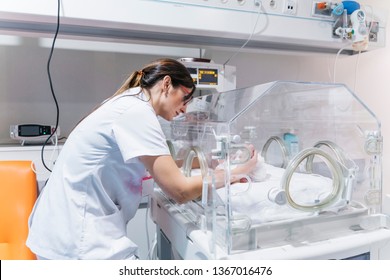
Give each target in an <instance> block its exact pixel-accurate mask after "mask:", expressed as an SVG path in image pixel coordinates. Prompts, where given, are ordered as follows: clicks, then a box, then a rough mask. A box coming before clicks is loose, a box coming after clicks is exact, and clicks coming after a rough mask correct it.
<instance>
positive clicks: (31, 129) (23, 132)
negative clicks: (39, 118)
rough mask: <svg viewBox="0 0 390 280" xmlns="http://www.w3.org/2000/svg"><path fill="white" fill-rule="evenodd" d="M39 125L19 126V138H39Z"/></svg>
mask: <svg viewBox="0 0 390 280" xmlns="http://www.w3.org/2000/svg"><path fill="white" fill-rule="evenodd" d="M38 135H39V126H38V125H21V126H19V136H38Z"/></svg>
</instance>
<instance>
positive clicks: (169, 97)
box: [159, 84, 192, 121]
mask: <svg viewBox="0 0 390 280" xmlns="http://www.w3.org/2000/svg"><path fill="white" fill-rule="evenodd" d="M191 91H192V89H191V88H186V87H184V86H177V87H173V86H172V84H169V86H168V87H167V91H166V92H165V93H163V99H162V101H163V102H162V103H161V105H162V106H161V110H160V112H159V115H160V116H161V117H162V118H164V119H166V120H168V121H171V120H172V119H173V118H174V117H176V116H178V115H180V114H181V113H185V112H186V110H187V104H188V103H189V101H191V99H192V95H191Z"/></svg>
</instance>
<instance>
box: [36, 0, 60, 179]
mask: <svg viewBox="0 0 390 280" xmlns="http://www.w3.org/2000/svg"><path fill="white" fill-rule="evenodd" d="M60 12H61V0H58V1H57V24H56V31H55V34H54V38H53V42H52V45H51V49H50V54H49V58H48V61H47V75H48V78H49V84H50V90H51V94H52V96H53V99H54V103H55V105H56V124H55V127H54V129H53V130H52V131H51V133H50V135H49V136H48V137H47V139H46V141H45V142H44V143H43V145H42V149H41V160H42V164H43V166H44V167H45V168H46V169H47V170H48V171H50V172H51V169H50V168H49V167H47V165H46V163H45V159H44V156H43V155H44V150H45V146H46V145H47V143H48V142H49V140H50V139H51V138H52V137H53V135H54V134H55V135H56V137H57V128H58V123H59V116H60V110H59V106H58V101H57V98H56V96H55V93H54V88H53V82H52V79H51V74H50V64H51V59H52V57H53V52H54V46H55V42H56V40H57V36H58V32H59V29H60Z"/></svg>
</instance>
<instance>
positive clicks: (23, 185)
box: [0, 161, 38, 260]
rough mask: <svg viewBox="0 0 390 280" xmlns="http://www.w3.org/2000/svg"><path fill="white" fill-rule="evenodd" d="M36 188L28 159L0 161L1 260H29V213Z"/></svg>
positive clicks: (30, 257) (35, 196)
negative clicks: (27, 243)
mask: <svg viewBox="0 0 390 280" xmlns="http://www.w3.org/2000/svg"><path fill="white" fill-rule="evenodd" d="M37 194H38V188H37V180H36V175H35V173H34V171H33V170H32V169H31V161H0V260H31V259H36V257H35V255H34V254H33V253H32V252H31V251H30V249H29V248H28V247H27V246H26V239H27V235H28V217H29V215H30V213H31V210H32V208H33V206H34V203H35V201H36V199H37Z"/></svg>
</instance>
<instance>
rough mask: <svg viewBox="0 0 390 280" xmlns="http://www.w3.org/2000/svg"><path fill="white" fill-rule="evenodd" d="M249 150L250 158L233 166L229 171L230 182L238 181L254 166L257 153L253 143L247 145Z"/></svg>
mask: <svg viewBox="0 0 390 280" xmlns="http://www.w3.org/2000/svg"><path fill="white" fill-rule="evenodd" d="M248 148H249V150H250V154H251V158H250V159H249V160H248V161H247V162H245V163H243V164H240V165H238V166H237V167H236V168H234V169H233V170H232V172H231V176H230V177H231V180H230V181H231V183H236V182H239V181H240V179H241V178H243V177H244V176H246V175H248V174H249V173H251V171H252V170H253V169H254V168H255V167H256V164H257V161H258V153H257V151H256V150H255V148H254V146H253V145H249V147H248Z"/></svg>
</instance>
